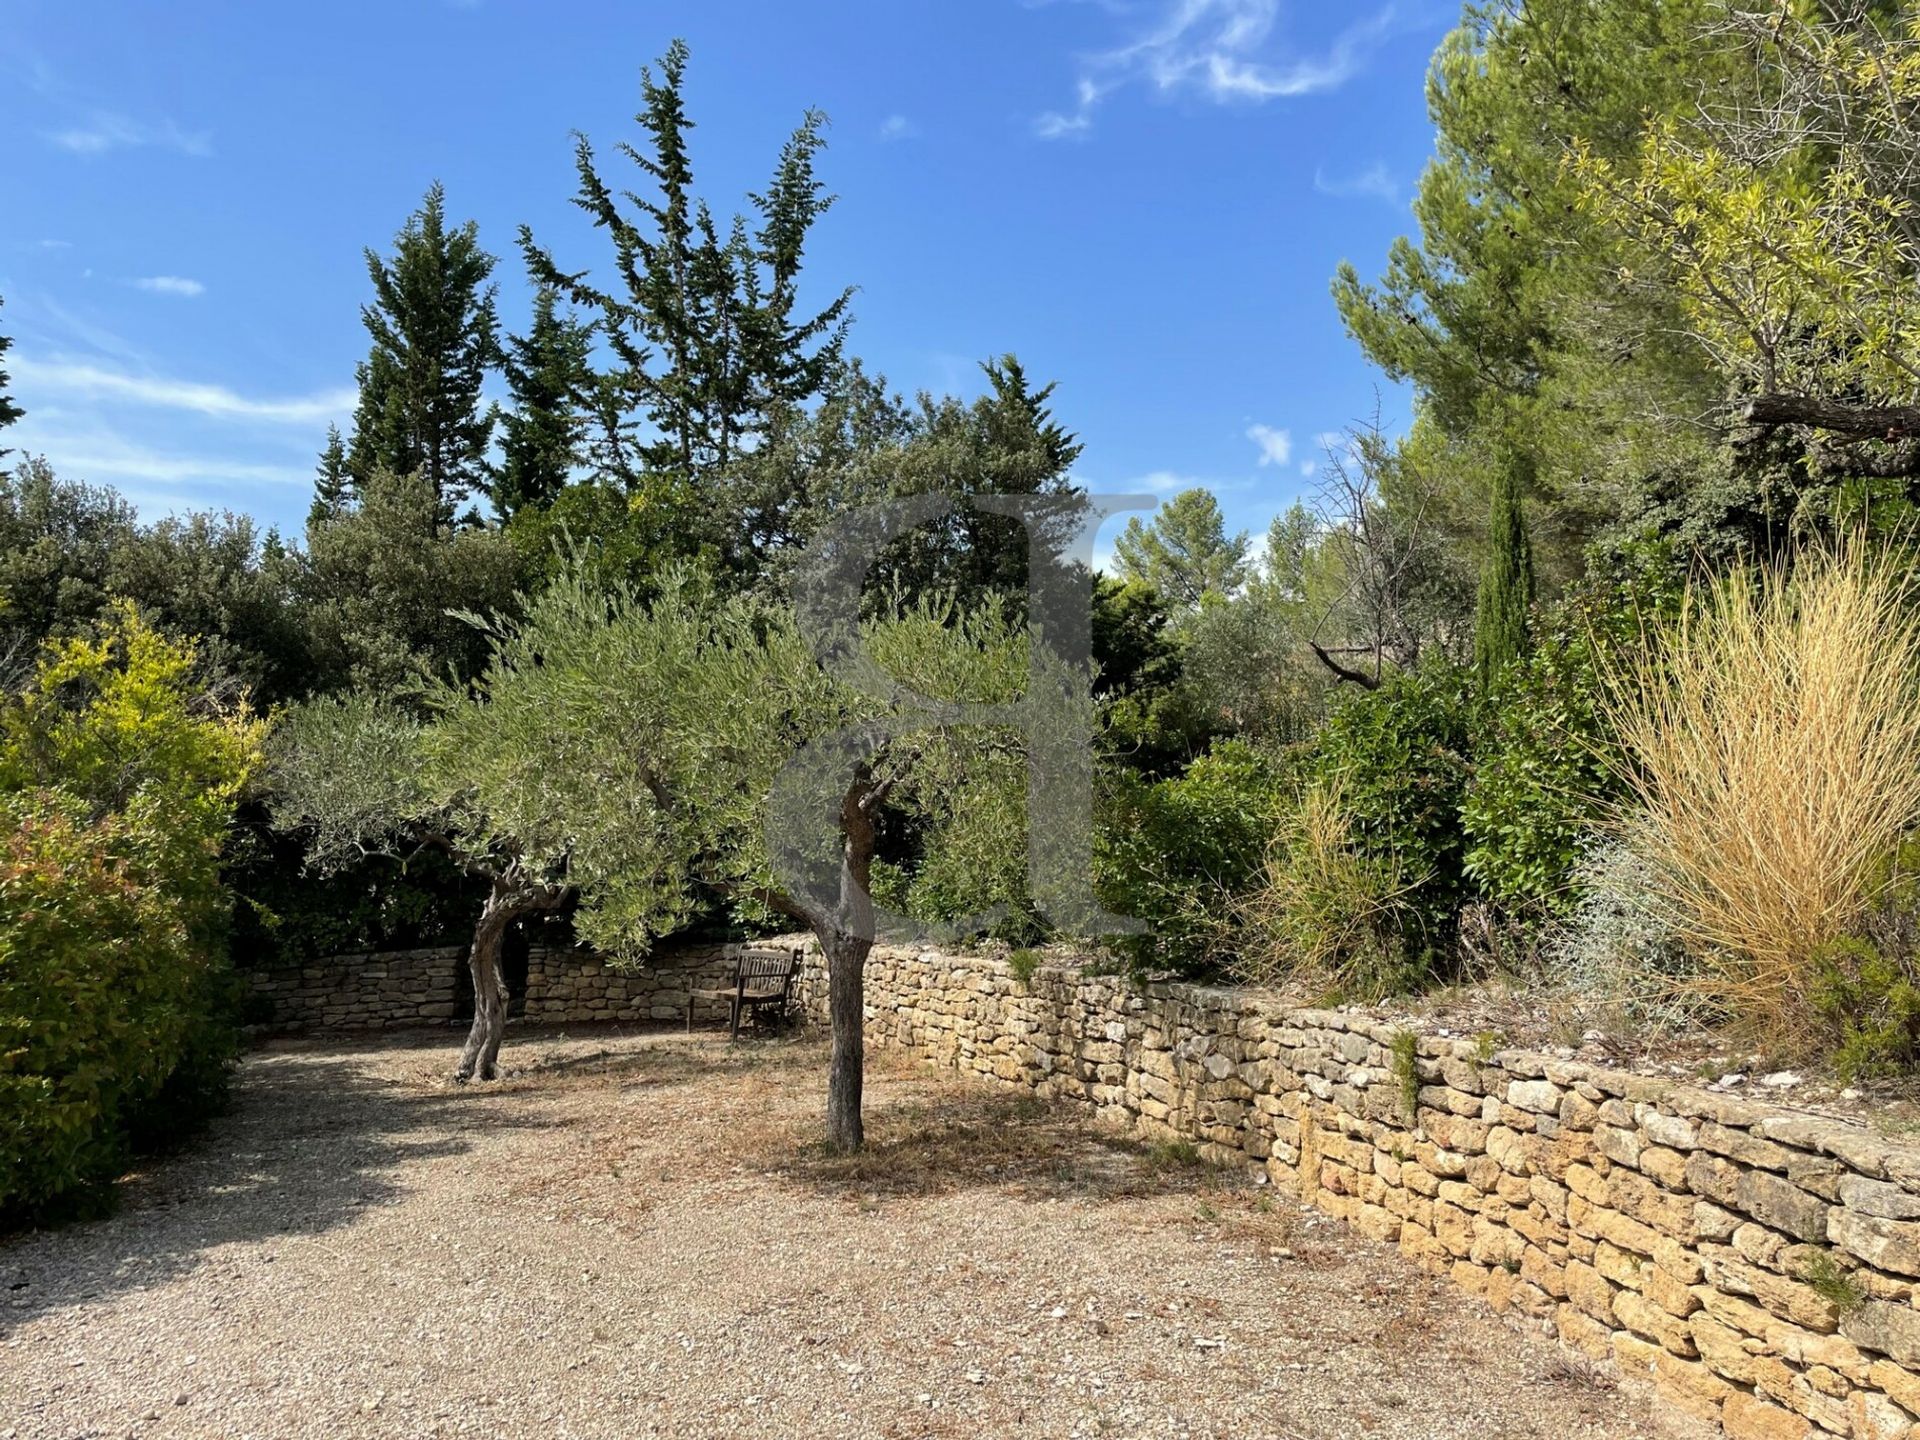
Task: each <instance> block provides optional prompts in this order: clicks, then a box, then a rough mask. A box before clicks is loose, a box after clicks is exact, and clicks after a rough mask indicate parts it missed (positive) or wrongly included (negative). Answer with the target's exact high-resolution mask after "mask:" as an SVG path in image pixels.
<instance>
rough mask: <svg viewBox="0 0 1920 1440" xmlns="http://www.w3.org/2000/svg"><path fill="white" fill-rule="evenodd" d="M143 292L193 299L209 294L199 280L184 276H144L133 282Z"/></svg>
mask: <svg viewBox="0 0 1920 1440" xmlns="http://www.w3.org/2000/svg"><path fill="white" fill-rule="evenodd" d="M133 283H134V284H135V285H137V286H139V287H140V288H141V289H142V290H150V291H152V292H153V293H154V294H155V295H180V296H184V297H185V298H187V299H192V298H194V297H195V296H197V295H204V294H206V293H207V287H206V286H204V285H202V284H201V283H200V282H199V281H198V280H189V279H187V277H186V276H184V275H143V276H142V277H141V278H140V279H138V280H135V281H134V282H133Z"/></svg>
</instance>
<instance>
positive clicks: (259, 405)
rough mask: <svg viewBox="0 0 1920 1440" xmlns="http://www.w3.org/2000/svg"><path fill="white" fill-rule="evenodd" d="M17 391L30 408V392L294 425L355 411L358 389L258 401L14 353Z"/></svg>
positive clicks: (189, 384) (221, 389) (220, 388)
mask: <svg viewBox="0 0 1920 1440" xmlns="http://www.w3.org/2000/svg"><path fill="white" fill-rule="evenodd" d="M8 359H9V361H10V362H11V364H10V366H9V368H10V369H11V370H12V371H13V383H14V392H15V395H16V396H17V397H18V398H19V399H20V400H21V403H22V404H24V405H26V406H27V407H28V409H29V411H31V409H32V396H33V395H34V394H35V392H37V391H38V392H45V393H48V394H52V395H54V396H71V397H78V398H82V399H88V400H96V401H118V402H123V403H126V404H130V405H144V406H151V407H153V408H156V409H162V410H185V411H190V412H192V413H194V414H197V415H206V416H211V417H212V418H214V419H217V420H266V421H272V422H275V423H284V424H290V425H313V424H316V423H319V422H321V421H326V420H334V419H338V418H339V417H340V416H342V415H344V414H347V413H348V412H350V411H351V410H352V409H353V406H354V401H355V399H356V395H355V392H354V391H352V390H350V389H348V390H329V391H325V392H322V393H320V394H317V395H305V396H295V397H291V398H287V399H275V400H264V399H254V398H252V397H249V396H245V395H241V394H238V393H237V392H235V391H232V390H229V389H227V388H226V387H225V386H224V385H205V384H200V383H197V382H195V381H190V380H170V379H167V378H165V377H161V376H150V375H129V374H126V373H124V372H122V371H117V370H108V369H106V368H104V367H102V366H99V365H88V364H75V363H69V362H65V361H46V360H37V359H34V358H33V357H32V356H28V355H10V356H9V357H8Z"/></svg>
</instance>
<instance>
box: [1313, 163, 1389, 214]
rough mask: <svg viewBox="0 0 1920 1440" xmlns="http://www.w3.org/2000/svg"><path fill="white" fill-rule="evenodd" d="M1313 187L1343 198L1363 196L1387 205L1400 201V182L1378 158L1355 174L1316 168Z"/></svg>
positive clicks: (1349, 198) (1325, 193)
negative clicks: (1344, 174)
mask: <svg viewBox="0 0 1920 1440" xmlns="http://www.w3.org/2000/svg"><path fill="white" fill-rule="evenodd" d="M1313 188H1314V189H1316V190H1318V191H1319V192H1320V193H1321V194H1322V195H1334V196H1338V197H1339V198H1341V199H1343V200H1352V199H1361V198H1364V199H1368V200H1379V201H1383V202H1384V203H1386V204H1388V205H1398V204H1399V203H1400V182H1399V181H1398V180H1395V179H1394V178H1393V173H1392V172H1391V171H1390V170H1388V169H1387V167H1386V166H1385V165H1384V164H1382V163H1381V162H1380V161H1378V160H1376V161H1374V163H1373V164H1371V165H1369V166H1368V167H1367V168H1366V169H1364V170H1362V171H1360V172H1359V173H1358V174H1355V175H1347V176H1334V175H1328V174H1327V173H1326V171H1324V170H1319V169H1316V170H1315V171H1314V172H1313Z"/></svg>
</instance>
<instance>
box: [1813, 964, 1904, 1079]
mask: <svg viewBox="0 0 1920 1440" xmlns="http://www.w3.org/2000/svg"><path fill="white" fill-rule="evenodd" d="M1814 965H1815V980H1814V989H1813V995H1812V999H1813V1008H1814V1011H1815V1013H1816V1014H1818V1015H1819V1017H1820V1018H1821V1019H1822V1020H1823V1021H1825V1022H1826V1023H1827V1024H1828V1025H1830V1026H1831V1027H1832V1028H1833V1031H1834V1033H1835V1035H1836V1037H1837V1043H1836V1045H1835V1048H1834V1052H1833V1065H1834V1069H1835V1070H1837V1071H1838V1072H1839V1073H1840V1075H1841V1076H1842V1077H1843V1078H1845V1079H1848V1080H1865V1079H1873V1078H1876V1077H1880V1076H1888V1075H1902V1074H1906V1073H1909V1072H1911V1071H1912V1070H1913V1069H1914V1067H1915V1064H1916V1062H1920V984H1916V983H1915V981H1916V978H1920V977H1916V976H1915V975H1914V973H1913V971H1912V970H1911V969H1910V968H1909V967H1908V966H1906V965H1903V964H1902V963H1901V962H1900V961H1899V960H1898V959H1896V958H1894V957H1892V956H1889V955H1885V954H1882V953H1881V951H1880V948H1879V947H1878V946H1876V945H1874V944H1873V943H1871V942H1870V941H1867V940H1861V939H1857V938H1852V937H1849V938H1847V939H1844V940H1835V941H1832V942H1831V943H1829V944H1827V945H1824V946H1822V947H1821V949H1820V951H1819V953H1818V954H1817V955H1815V957H1814Z"/></svg>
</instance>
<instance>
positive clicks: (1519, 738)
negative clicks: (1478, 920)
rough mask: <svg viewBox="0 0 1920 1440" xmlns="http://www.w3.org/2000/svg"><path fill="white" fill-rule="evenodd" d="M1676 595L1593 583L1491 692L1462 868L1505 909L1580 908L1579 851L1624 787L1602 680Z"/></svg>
mask: <svg viewBox="0 0 1920 1440" xmlns="http://www.w3.org/2000/svg"><path fill="white" fill-rule="evenodd" d="M1672 601H1673V592H1672V588H1671V585H1670V584H1667V583H1664V582H1663V581H1661V580H1660V579H1658V578H1633V577H1628V578H1622V579H1619V580H1616V581H1614V582H1612V583H1605V584H1601V583H1596V584H1594V585H1592V586H1591V587H1589V588H1588V589H1587V590H1585V591H1583V592H1581V593H1580V594H1579V595H1577V596H1575V597H1573V598H1572V599H1570V600H1569V601H1568V602H1567V603H1566V604H1564V605H1562V606H1561V607H1559V609H1558V610H1557V612H1556V614H1555V615H1554V617H1553V619H1552V622H1551V624H1550V627H1549V628H1548V629H1547V631H1546V633H1545V634H1544V635H1542V636H1541V637H1540V639H1539V642H1538V644H1537V645H1536V647H1535V648H1534V650H1533V652H1532V653H1531V654H1530V655H1529V656H1527V658H1526V659H1524V660H1522V661H1520V662H1519V663H1518V664H1515V665H1512V666H1509V667H1508V669H1507V670H1506V672H1505V673H1504V674H1503V675H1502V676H1501V677H1500V678H1499V680H1498V681H1497V683H1496V684H1495V687H1494V689H1493V691H1492V693H1491V694H1490V695H1489V697H1488V699H1487V702H1486V704H1485V705H1484V707H1483V709H1482V713H1481V715H1480V718H1479V723H1478V725H1477V726H1476V731H1477V733H1476V735H1475V737H1474V738H1475V744H1474V774H1473V783H1472V784H1471V785H1470V786H1469V787H1468V790H1467V793H1466V797H1465V800H1464V802H1463V803H1462V806H1461V825H1462V827H1463V829H1464V830H1465V832H1466V837H1467V849H1466V854H1465V857H1464V861H1463V864H1464V868H1465V871H1466V874H1467V876H1468V878H1469V879H1471V880H1472V881H1473V882H1474V883H1475V884H1477V885H1478V886H1479V889H1480V892H1481V894H1482V895H1484V896H1485V897H1486V898H1487V899H1488V900H1491V901H1492V902H1494V904H1496V905H1497V906H1499V907H1501V909H1502V910H1504V911H1506V912H1507V913H1509V914H1513V915H1517V916H1518V917H1520V918H1522V919H1525V920H1544V919H1548V918H1557V917H1563V916H1566V915H1568V914H1570V913H1571V911H1572V910H1573V908H1574V906H1575V905H1576V904H1577V903H1578V899H1579V891H1578V888H1577V886H1576V885H1575V883H1574V880H1575V872H1576V869H1577V867H1578V865H1579V863H1580V857H1581V855H1582V853H1583V852H1584V851H1585V849H1586V847H1587V846H1588V845H1589V844H1591V842H1592V840H1593V836H1594V833H1595V830H1596V828H1597V827H1598V826H1599V824H1600V822H1601V821H1602V819H1603V818H1604V814H1605V811H1606V807H1607V806H1608V805H1609V803H1611V802H1612V801H1614V800H1615V799H1617V798H1618V796H1619V793H1620V782H1619V763H1618V762H1619V753H1620V751H1619V744H1618V742H1617V740H1616V739H1615V738H1614V736H1613V733H1612V731H1611V728H1610V727H1609V725H1608V723H1607V720H1606V717H1605V714H1604V711H1603V708H1602V704H1601V699H1602V694H1603V691H1604V686H1605V676H1606V674H1607V673H1608V669H1609V667H1610V666H1611V665H1612V664H1614V663H1617V658H1618V657H1619V656H1620V655H1621V654H1622V653H1623V652H1625V651H1627V650H1628V649H1629V648H1630V647H1638V646H1640V645H1642V644H1643V643H1644V640H1645V637H1646V636H1647V635H1648V634H1649V633H1650V632H1651V629H1652V627H1653V625H1654V624H1655V622H1656V621H1657V619H1658V618H1659V617H1660V616H1662V615H1664V614H1665V613H1667V611H1668V610H1670V609H1671V605H1672Z"/></svg>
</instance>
